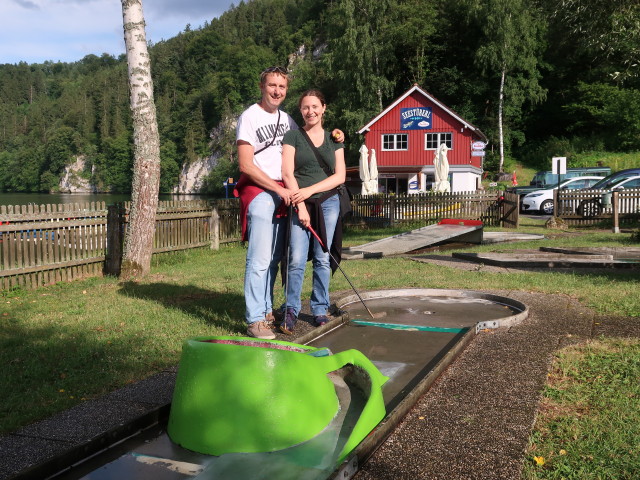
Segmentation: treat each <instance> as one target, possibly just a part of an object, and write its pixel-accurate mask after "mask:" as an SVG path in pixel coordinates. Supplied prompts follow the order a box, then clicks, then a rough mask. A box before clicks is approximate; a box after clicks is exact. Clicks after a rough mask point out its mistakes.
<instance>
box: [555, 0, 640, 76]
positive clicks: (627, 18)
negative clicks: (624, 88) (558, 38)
mask: <svg viewBox="0 0 640 480" xmlns="http://www.w3.org/2000/svg"><path fill="white" fill-rule="evenodd" d="M552 11H553V14H554V16H555V17H556V18H558V19H559V21H560V24H561V25H562V26H563V27H564V28H565V29H567V30H568V31H569V32H571V33H572V36H573V38H572V40H574V41H575V42H577V44H578V45H580V46H583V47H588V48H589V49H590V51H591V52H593V54H594V56H596V57H597V58H598V59H606V60H607V61H608V62H610V64H611V66H612V70H613V71H611V72H610V75H611V76H612V78H613V79H616V80H619V81H621V82H624V81H625V80H627V79H634V80H637V79H638V78H639V77H640V68H638V65H640V28H638V26H639V25H640V4H638V2H637V0H561V1H560V2H555V1H554V2H553V3H552Z"/></svg>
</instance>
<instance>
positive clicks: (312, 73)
mask: <svg viewBox="0 0 640 480" xmlns="http://www.w3.org/2000/svg"><path fill="white" fill-rule="evenodd" d="M638 25H640V6H639V5H638V2H637V1H636V0H443V1H433V0H250V1H246V2H244V1H242V2H240V3H239V4H238V5H237V6H232V7H231V8H230V9H229V10H228V11H227V12H225V13H224V14H223V15H221V16H220V17H219V18H216V19H213V20H211V21H210V22H206V23H205V24H204V25H203V26H201V27H199V28H197V29H191V27H190V26H186V27H185V29H184V31H183V32H182V33H180V34H179V35H177V36H176V37H174V38H171V39H169V40H166V41H162V42H160V43H157V44H154V45H151V46H150V53H151V57H152V74H153V78H154V89H155V101H156V107H157V114H158V123H159V129H160V140H161V171H162V176H161V191H164V192H168V191H170V190H171V188H172V187H173V186H174V185H176V183H177V179H178V175H179V172H180V170H181V168H182V165H183V164H184V163H188V162H192V161H194V160H195V159H197V158H202V157H207V156H210V155H216V156H218V164H217V167H216V169H215V170H214V172H213V173H212V174H211V175H210V177H209V178H208V179H207V182H206V184H205V189H206V192H203V193H213V194H215V193H219V191H220V189H221V188H222V187H221V185H222V181H223V180H224V179H226V178H227V177H228V176H234V174H235V173H236V172H237V166H236V164H235V159H234V155H235V147H234V138H235V132H234V120H235V118H236V117H237V115H238V114H239V113H240V112H241V111H242V110H243V109H244V108H246V107H247V106H248V105H249V104H250V103H252V102H254V101H255V100H257V99H258V98H259V89H258V85H257V82H258V77H259V73H260V72H261V71H262V70H263V69H264V68H265V67H268V66H271V65H284V66H287V67H288V68H289V69H290V72H291V74H292V82H291V84H290V89H289V93H288V96H287V100H286V103H285V110H286V111H288V112H290V113H291V114H293V115H294V118H296V113H297V111H296V110H297V109H296V106H295V105H296V102H297V98H298V94H299V93H300V92H301V91H302V90H305V89H307V88H311V87H317V88H320V89H321V90H323V92H324V93H325V95H326V97H327V102H328V106H329V108H328V114H327V125H328V126H329V127H331V128H333V127H338V128H341V129H343V130H344V131H345V132H346V134H347V142H348V147H349V149H348V153H349V155H348V161H349V163H350V164H355V163H357V150H358V148H359V147H360V144H361V139H360V138H358V135H357V133H356V131H357V130H358V129H359V128H361V127H362V126H363V125H365V124H366V123H367V122H368V121H369V120H370V119H371V118H372V117H374V116H375V115H377V114H378V113H379V112H380V110H381V109H382V108H383V107H385V106H387V105H388V104H389V103H391V102H392V101H393V100H394V99H395V98H397V97H398V96H399V95H401V94H402V93H404V92H405V91H406V90H407V89H408V88H409V87H410V86H411V85H413V84H414V83H417V84H419V85H420V86H421V87H422V88H423V89H425V90H426V91H428V92H429V93H431V94H432V95H433V96H435V97H436V98H438V99H439V100H441V101H442V102H444V103H445V104H446V105H448V106H449V107H451V108H452V109H453V110H454V111H456V112H457V113H458V114H459V115H460V116H462V117H463V118H465V119H466V120H467V121H469V122H470V123H472V124H474V125H476V126H477V127H479V128H480V129H481V130H482V131H483V132H484V133H485V134H487V136H488V137H489V139H490V146H489V153H488V155H487V157H486V159H485V169H486V170H492V171H497V170H499V169H500V167H502V168H503V169H504V170H509V169H510V168H511V166H512V165H513V164H514V163H515V162H516V161H517V162H521V163H524V164H526V165H528V166H531V167H536V168H546V167H547V165H546V164H544V162H546V161H548V159H549V158H550V157H551V156H553V155H565V156H567V157H568V159H569V164H570V165H571V161H572V156H573V155H575V154H577V153H580V152H588V151H613V152H636V151H640V67H639V64H640V28H639V27H638ZM131 131H132V128H131V116H130V111H129V93H128V84H127V65H126V58H125V57H124V55H123V56H121V57H120V58H114V57H113V56H110V55H107V54H103V55H101V56H98V55H88V56H86V57H84V58H83V59H81V60H79V61H77V62H74V63H59V62H45V63H43V64H31V65H30V64H27V63H19V64H17V65H9V64H5V65H0V191H5V192H7V191H10V192H38V191H42V192H48V191H55V189H56V188H57V185H58V182H59V179H60V176H61V173H62V171H63V170H64V167H65V165H67V164H70V163H72V162H73V161H74V160H75V158H76V157H77V156H79V155H83V156H84V158H85V159H86V165H87V169H86V172H85V175H86V177H87V178H88V179H90V180H91V181H92V183H93V184H95V185H97V186H98V188H99V189H100V190H101V191H111V192H127V191H129V190H130V188H131V175H132V163H133V158H132V151H133V148H132V138H131V137H132V133H131ZM501 143H502V144H503V145H504V150H503V151H504V156H503V157H500V155H499V148H498V146H499V145H500V144H501ZM501 158H504V165H501V164H500V162H501Z"/></svg>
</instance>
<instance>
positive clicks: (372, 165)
mask: <svg viewBox="0 0 640 480" xmlns="http://www.w3.org/2000/svg"><path fill="white" fill-rule="evenodd" d="M369 193H370V194H372V195H373V194H374V193H378V161H377V160H376V151H375V149H373V148H372V149H371V158H370V159H369Z"/></svg>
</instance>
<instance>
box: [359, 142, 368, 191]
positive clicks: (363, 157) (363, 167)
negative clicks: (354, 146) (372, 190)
mask: <svg viewBox="0 0 640 480" xmlns="http://www.w3.org/2000/svg"><path fill="white" fill-rule="evenodd" d="M358 172H359V173H360V180H362V187H361V189H360V193H361V194H362V195H368V194H369V149H368V148H367V146H366V145H365V144H362V146H361V147H360V163H359V165H358Z"/></svg>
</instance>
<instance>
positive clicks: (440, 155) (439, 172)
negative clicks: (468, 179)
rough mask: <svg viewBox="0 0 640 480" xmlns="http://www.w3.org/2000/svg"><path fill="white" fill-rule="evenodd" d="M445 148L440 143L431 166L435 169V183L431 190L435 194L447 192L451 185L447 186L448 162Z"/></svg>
mask: <svg viewBox="0 0 640 480" xmlns="http://www.w3.org/2000/svg"><path fill="white" fill-rule="evenodd" d="M447 150H448V148H447V146H446V145H445V144H444V143H441V144H440V146H439V147H438V150H436V154H435V156H434V157H433V166H434V167H435V172H434V173H435V182H433V190H435V191H436V192H449V191H451V185H450V184H449V160H448V159H447Z"/></svg>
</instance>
